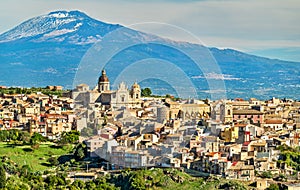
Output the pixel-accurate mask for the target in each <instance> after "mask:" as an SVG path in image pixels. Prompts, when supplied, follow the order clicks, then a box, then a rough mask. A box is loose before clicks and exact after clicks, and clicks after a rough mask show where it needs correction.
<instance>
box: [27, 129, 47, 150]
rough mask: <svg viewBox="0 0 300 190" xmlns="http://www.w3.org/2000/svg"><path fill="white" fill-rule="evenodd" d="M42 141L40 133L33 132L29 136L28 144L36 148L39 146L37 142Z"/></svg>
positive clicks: (43, 139)
mask: <svg viewBox="0 0 300 190" xmlns="http://www.w3.org/2000/svg"><path fill="white" fill-rule="evenodd" d="M44 141H45V138H44V137H43V136H42V135H41V134H39V133H34V134H33V135H32V136H31V138H30V145H31V147H32V148H34V149H37V148H39V144H40V143H41V142H44Z"/></svg>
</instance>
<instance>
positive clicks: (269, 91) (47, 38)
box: [0, 11, 300, 99]
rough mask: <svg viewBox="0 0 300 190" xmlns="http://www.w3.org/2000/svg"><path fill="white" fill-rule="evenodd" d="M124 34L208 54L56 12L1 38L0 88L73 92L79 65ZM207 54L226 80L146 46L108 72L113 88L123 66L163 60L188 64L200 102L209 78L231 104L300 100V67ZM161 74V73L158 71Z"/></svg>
mask: <svg viewBox="0 0 300 190" xmlns="http://www.w3.org/2000/svg"><path fill="white" fill-rule="evenodd" d="M120 28H125V29H126V31H130V32H129V33H127V34H126V35H127V36H128V34H130V35H131V37H132V39H133V40H134V39H136V38H147V37H149V38H153V37H155V38H157V39H158V40H161V41H164V43H170V44H172V45H173V46H178V47H179V46H180V47H181V48H185V49H197V48H203V45H200V44H192V43H187V42H176V41H171V40H167V39H164V38H160V37H157V36H154V35H152V34H146V33H142V32H139V31H136V30H133V29H130V28H126V27H124V26H121V25H118V24H108V23H104V22H101V21H98V20H95V19H93V18H90V17H89V16H87V15H86V14H85V13H82V12H80V11H56V12H51V13H49V14H47V15H42V16H38V17H35V18H32V19H29V20H27V21H25V22H23V23H21V24H20V25H18V26H16V27H15V28H13V29H11V30H9V31H7V32H5V33H3V34H1V35H0V69H1V75H0V85H5V86H21V87H32V86H35V87H41V86H47V85H61V86H64V88H65V89H71V88H73V80H74V77H75V74H76V72H77V70H78V66H79V63H80V62H81V60H82V58H83V56H84V55H85V54H86V52H87V51H88V50H89V48H91V47H92V46H93V45H94V44H95V43H98V42H101V40H103V38H104V37H105V36H106V35H107V34H109V33H111V32H112V31H115V30H117V29H120ZM208 50H209V51H210V53H211V55H212V56H213V57H214V59H215V61H216V63H217V64H218V66H219V67H220V69H221V72H222V74H221V75H220V74H216V73H209V74H203V73H196V72H194V70H195V69H193V68H192V67H189V62H190V61H191V60H189V59H188V58H185V57H183V56H182V55H181V54H179V53H177V52H176V51H175V52H170V51H169V50H168V49H165V47H156V48H153V47H145V46H135V47H132V48H131V49H130V50H128V52H124V53H123V54H119V55H118V56H116V57H115V59H113V60H112V61H111V64H112V65H114V66H113V67H107V68H106V70H107V73H108V75H109V77H110V79H111V80H112V82H113V81H114V80H115V79H116V78H117V75H118V74H119V73H116V72H114V68H116V67H118V65H119V64H121V63H122V62H131V61H135V60H137V58H136V57H140V58H139V59H141V58H142V57H145V58H149V57H151V58H160V59H161V58H162V57H163V58H164V59H165V60H167V61H169V62H174V64H177V62H181V63H183V62H184V63H185V64H186V67H187V68H188V67H189V69H187V72H186V73H187V76H188V77H189V79H190V80H191V81H192V82H193V84H194V85H195V86H196V89H197V94H198V96H199V98H206V97H209V96H210V95H209V87H208V85H207V82H206V80H207V78H209V77H210V78H214V80H223V81H224V83H225V86H226V93H227V97H229V98H235V97H240V98H250V97H255V98H260V99H268V98H271V97H273V96H274V97H279V98H294V99H299V98H300V96H299V95H300V93H299V92H300V75H299V71H300V63H299V62H289V61H283V60H276V59H268V58H264V57H258V56H255V55H250V54H246V53H243V52H240V51H236V50H233V49H218V48H215V47H209V48H208ZM134 52H135V54H134ZM137 52H138V54H136V53H137ZM182 67H183V66H182ZM182 67H181V68H182ZM160 69H161V68H157V71H160ZM100 72H101V70H99V73H100ZM136 72H137V73H138V72H139V71H136ZM96 77H98V76H96ZM96 82H97V81H94V84H96ZM138 82H139V83H140V85H141V86H142V87H150V88H151V89H152V91H153V93H155V94H166V93H171V94H172V93H174V90H172V89H168V85H166V84H165V83H159V82H158V81H155V79H149V80H145V81H138ZM94 84H89V85H94ZM177 85H179V86H180V85H181V84H180V83H179V84H177ZM161 89H163V90H161Z"/></svg>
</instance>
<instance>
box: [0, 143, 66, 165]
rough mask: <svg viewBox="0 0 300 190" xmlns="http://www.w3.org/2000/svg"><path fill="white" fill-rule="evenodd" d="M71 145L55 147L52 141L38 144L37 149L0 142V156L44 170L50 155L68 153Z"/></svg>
mask: <svg viewBox="0 0 300 190" xmlns="http://www.w3.org/2000/svg"><path fill="white" fill-rule="evenodd" d="M70 148H72V147H63V148H60V147H56V146H55V145H54V143H50V142H47V143H43V144H40V146H39V148H38V149H32V148H31V146H30V145H12V144H7V143H4V142H1V143H0V150H1V151H0V157H3V156H6V157H8V158H9V159H10V160H12V161H13V162H15V163H16V164H18V165H19V166H22V165H29V166H30V168H31V169H32V170H33V171H44V170H45V169H47V168H49V166H48V162H47V160H48V159H49V158H50V157H51V156H60V155H65V154H68V153H69V151H70Z"/></svg>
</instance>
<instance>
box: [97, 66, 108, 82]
mask: <svg viewBox="0 0 300 190" xmlns="http://www.w3.org/2000/svg"><path fill="white" fill-rule="evenodd" d="M99 82H109V79H108V77H107V76H106V72H105V70H104V69H103V70H102V74H101V76H100V77H99Z"/></svg>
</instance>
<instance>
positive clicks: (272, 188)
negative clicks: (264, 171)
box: [267, 183, 279, 190]
mask: <svg viewBox="0 0 300 190" xmlns="http://www.w3.org/2000/svg"><path fill="white" fill-rule="evenodd" d="M267 190H279V186H278V185H277V184H276V183H273V184H271V185H270V186H269V187H268V188H267Z"/></svg>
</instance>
